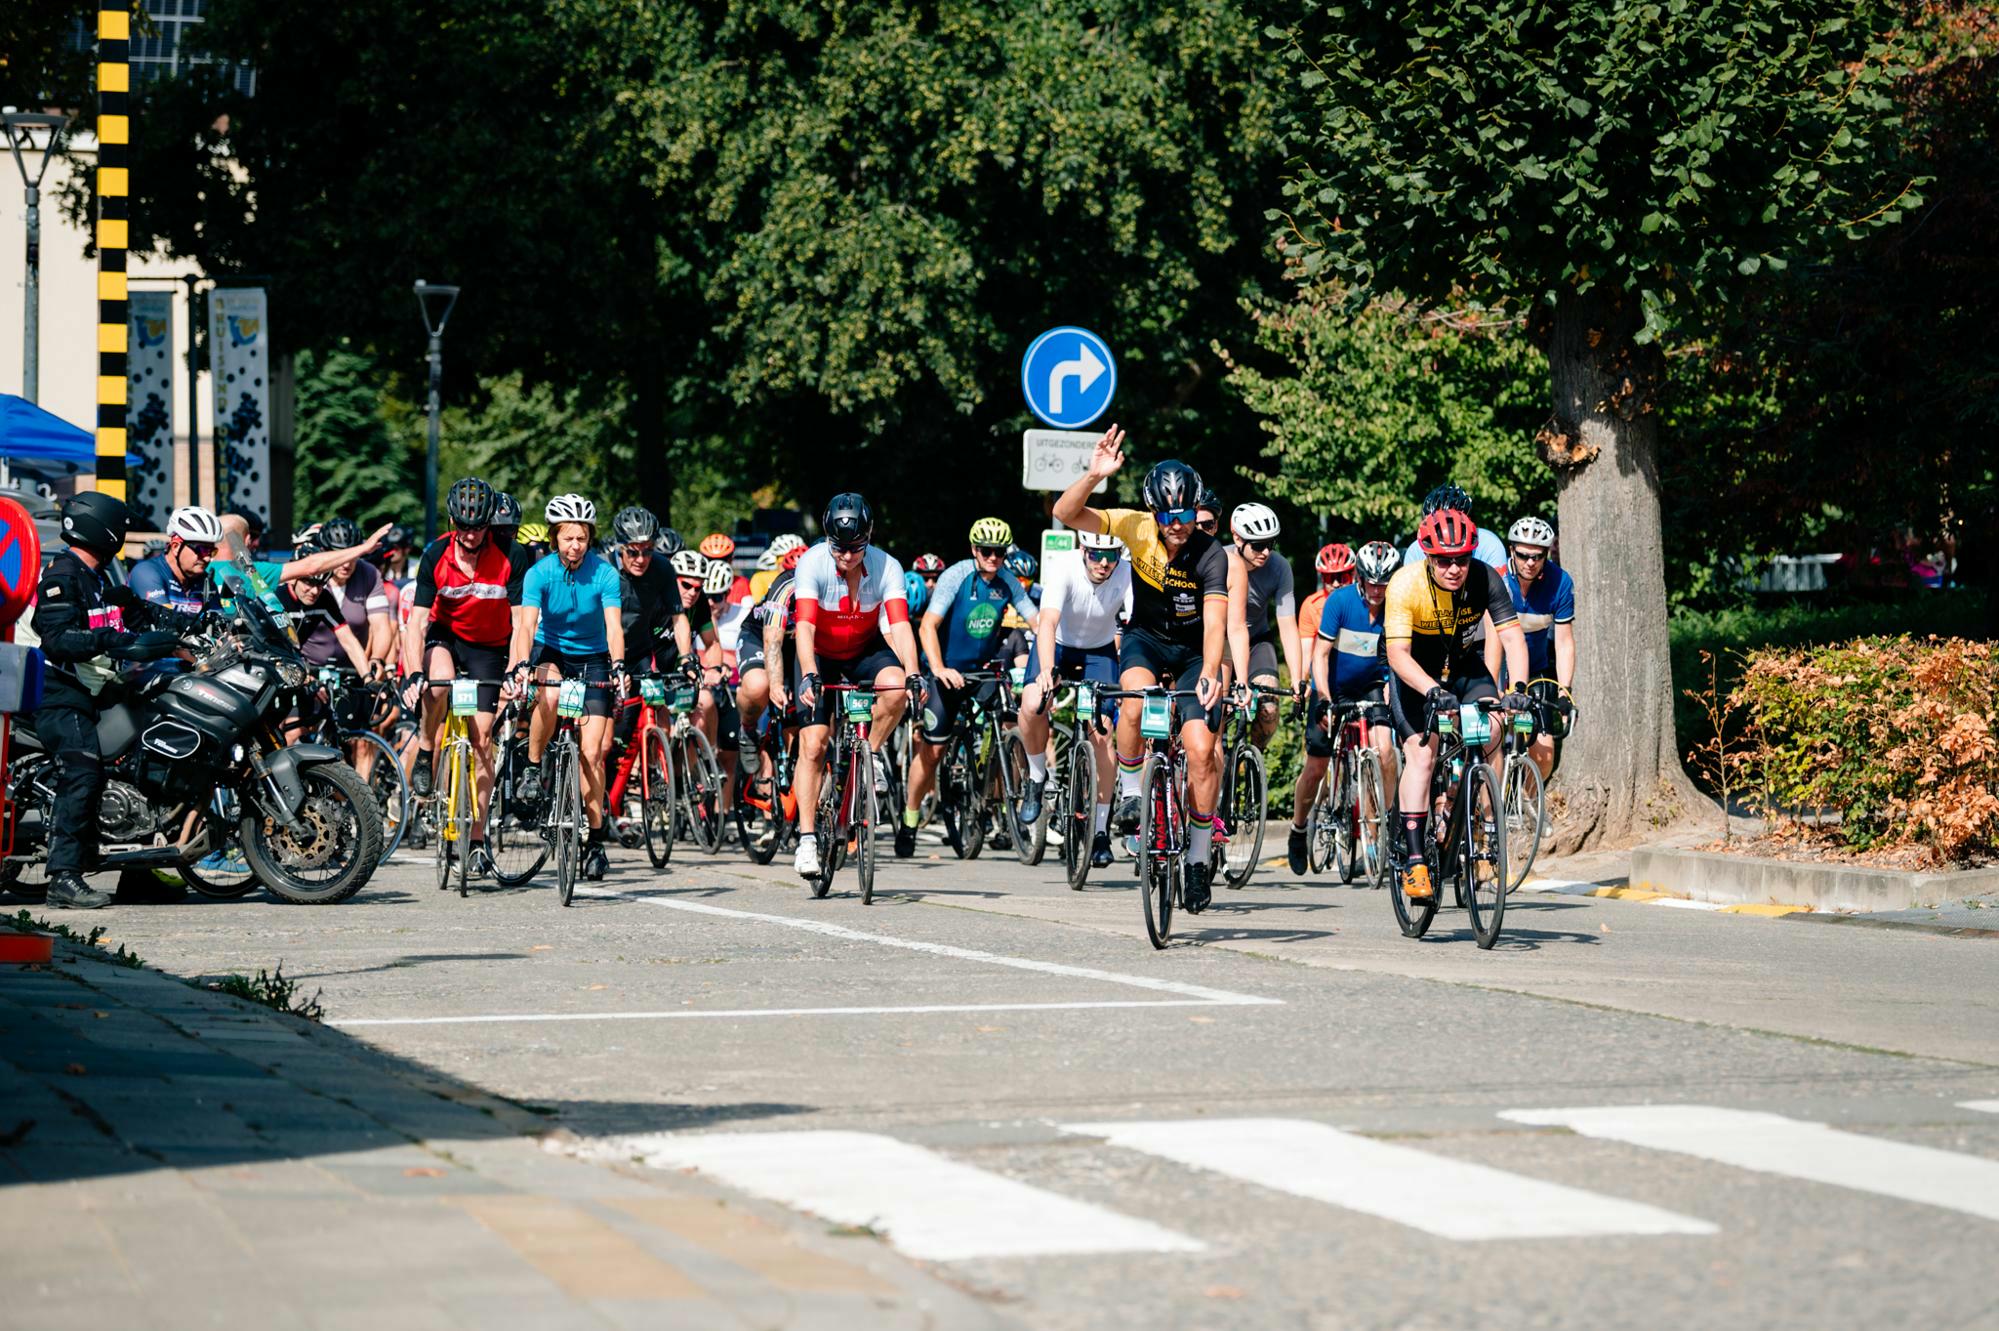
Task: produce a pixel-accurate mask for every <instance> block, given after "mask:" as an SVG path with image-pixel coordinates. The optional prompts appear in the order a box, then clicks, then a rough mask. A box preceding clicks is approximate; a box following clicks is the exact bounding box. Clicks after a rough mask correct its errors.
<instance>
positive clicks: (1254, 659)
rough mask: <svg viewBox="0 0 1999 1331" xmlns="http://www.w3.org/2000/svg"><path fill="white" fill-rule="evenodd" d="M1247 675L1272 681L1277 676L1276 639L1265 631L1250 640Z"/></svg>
mask: <svg viewBox="0 0 1999 1331" xmlns="http://www.w3.org/2000/svg"><path fill="white" fill-rule="evenodd" d="M1249 677H1250V679H1264V678H1269V679H1270V680H1272V681H1275V680H1276V678H1277V641H1276V639H1274V638H1272V637H1271V636H1270V635H1269V634H1267V633H1266V634H1264V635H1263V636H1262V637H1260V638H1252V639H1251V640H1250V644H1249ZM1244 682H1247V681H1244Z"/></svg>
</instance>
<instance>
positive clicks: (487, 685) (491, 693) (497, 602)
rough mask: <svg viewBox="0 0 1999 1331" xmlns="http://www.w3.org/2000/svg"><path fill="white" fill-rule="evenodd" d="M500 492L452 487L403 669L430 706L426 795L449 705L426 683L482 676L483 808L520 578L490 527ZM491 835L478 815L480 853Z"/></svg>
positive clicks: (413, 601)
mask: <svg viewBox="0 0 1999 1331" xmlns="http://www.w3.org/2000/svg"><path fill="white" fill-rule="evenodd" d="M496 498H497V495H496V492H495V491H494V489H493V487H492V486H490V485H488V484H486V482H484V481H482V480H480V479H479V478H478V477H476V476H467V477H466V478H464V479H463V480H461V481H458V482H456V483H454V484H453V485H452V487H451V489H450V490H448V491H447V492H446V493H445V497H444V511H445V514H446V516H448V517H449V518H450V519H451V526H452V529H451V530H450V531H449V532H446V533H445V534H444V535H442V536H440V537H438V538H437V539H436V540H435V541H433V542H431V543H430V546H429V548H427V549H426V550H425V551H424V552H423V558H422V559H421V560H419V561H418V562H417V573H416V585H415V587H414V588H413V589H412V591H411V593H410V598H409V600H410V618H409V627H408V631H407V632H405V633H404V634H403V673H404V675H405V677H407V678H408V679H409V680H410V685H411V687H410V689H409V692H408V694H406V695H405V699H404V701H405V703H406V704H409V705H415V703H416V701H417V700H418V699H421V700H422V707H423V715H422V721H421V725H420V727H419V731H418V735H417V750H416V755H415V758H414V760H413V763H412V766H411V768H410V789H411V790H412V791H413V792H414V793H415V794H417V795H418V796H427V795H429V794H430V792H431V790H432V788H433V787H432V779H431V778H432V772H431V769H432V767H433V766H434V765H435V764H436V762H437V732H438V728H439V727H440V726H441V725H443V723H444V714H445V712H446V710H447V708H448V707H449V704H450V699H449V697H448V696H447V691H446V690H442V689H430V688H427V687H425V685H426V684H427V683H428V682H429V681H431V680H437V681H440V682H441V681H445V680H451V679H456V678H457V677H458V676H459V675H466V676H469V677H470V678H472V679H476V680H478V681H479V695H478V709H479V710H478V712H477V714H476V715H474V716H473V717H472V719H471V724H470V726H469V727H468V729H469V731H470V736H471V740H472V753H473V759H474V770H475V773H476V785H477V793H478V797H479V798H478V801H477V803H476V805H475V807H477V808H482V809H483V808H485V807H486V800H487V798H488V796H489V795H490V794H491V793H492V789H493V713H494V710H495V708H497V707H498V705H499V701H500V677H501V676H502V675H503V674H505V673H506V665H507V648H508V644H509V641H510V640H511V638H512V636H513V608H512V606H513V603H512V601H511V600H510V598H509V593H508V591H507V588H508V587H509V586H510V585H515V584H514V576H513V564H512V562H511V561H510V560H509V559H508V557H507V552H506V551H504V550H502V549H501V548H500V547H499V546H498V545H497V544H496V543H495V542H494V540H493V535H492V532H491V530H490V526H491V523H492V521H493V508H494V503H495V499H496ZM484 835H485V830H484V828H482V827H481V826H479V823H478V820H477V819H474V820H473V827H472V841H473V847H474V849H475V850H476V851H477V852H478V855H479V857H480V858H481V859H483V857H484V853H485V852H484V847H483V846H482V845H481V844H480V843H481V841H482V840H483V838H484ZM476 862H477V861H476V860H475V863H476ZM482 868H483V866H482Z"/></svg>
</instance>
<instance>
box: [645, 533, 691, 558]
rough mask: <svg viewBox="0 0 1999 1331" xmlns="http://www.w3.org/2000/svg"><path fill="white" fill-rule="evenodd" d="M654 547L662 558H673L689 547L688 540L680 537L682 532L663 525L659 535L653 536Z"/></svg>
mask: <svg viewBox="0 0 1999 1331" xmlns="http://www.w3.org/2000/svg"><path fill="white" fill-rule="evenodd" d="M652 548H653V549H654V550H657V551H658V552H659V556H660V558H662V559H671V558H673V557H674V556H675V555H677V554H679V553H680V552H681V551H682V550H685V549H686V548H687V542H685V541H683V540H681V539H680V533H679V532H677V531H675V530H674V529H673V528H671V527H661V528H660V529H659V535H657V536H655V537H653V541H652Z"/></svg>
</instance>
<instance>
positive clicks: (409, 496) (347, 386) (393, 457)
mask: <svg viewBox="0 0 1999 1331" xmlns="http://www.w3.org/2000/svg"><path fill="white" fill-rule="evenodd" d="M294 368H295V371H296V379H295V384H296V388H295V395H296V400H297V427H296V428H297V434H296V444H297V456H296V461H295V464H294V466H293V469H292V505H293V509H294V511H295V512H296V513H297V515H298V520H299V524H300V525H301V526H303V525H304V524H305V523H307V522H316V521H322V520H324V519H326V518H329V517H333V516H336V515H338V516H341V517H349V518H353V519H354V520H355V521H357V522H362V523H367V522H370V521H377V520H384V519H388V518H391V517H395V518H401V519H402V520H404V521H407V520H408V519H409V515H410V514H412V513H415V512H417V511H418V510H419V509H421V507H422V501H423V475H422V470H421V468H422V465H423V462H422V455H421V454H420V453H417V452H413V451H412V449H411V447H410V443H409V441H408V440H407V439H406V438H398V437H397V434H396V432H395V431H394V430H393V429H392V428H391V427H390V424H389V418H388V416H387V415H386V414H385V412H384V409H383V382H384V379H385V377H386V376H385V375H384V374H383V373H382V370H381V367H380V366H379V365H377V364H376V362H375V361H374V360H373V358H371V357H368V356H364V355H360V354H357V353H355V352H352V351H347V350H336V351H330V352H325V353H314V352H310V351H305V352H300V353H299V355H298V357H297V360H296V363H295V367H294ZM420 441H421V436H419V442H420Z"/></svg>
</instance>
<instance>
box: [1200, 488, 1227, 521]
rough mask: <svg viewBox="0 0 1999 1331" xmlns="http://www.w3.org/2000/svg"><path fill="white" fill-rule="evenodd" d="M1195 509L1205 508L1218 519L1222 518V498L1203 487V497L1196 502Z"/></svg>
mask: <svg viewBox="0 0 1999 1331" xmlns="http://www.w3.org/2000/svg"><path fill="white" fill-rule="evenodd" d="M1194 507H1195V508H1205V509H1207V510H1208V512H1210V513H1212V514H1214V515H1215V516H1216V517H1220V516H1221V515H1222V497H1221V496H1220V495H1218V494H1216V493H1215V492H1214V491H1213V490H1211V489H1209V488H1208V487H1207V486H1205V485H1203V486H1202V487H1201V497H1200V498H1199V499H1196V500H1195V501H1194Z"/></svg>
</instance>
